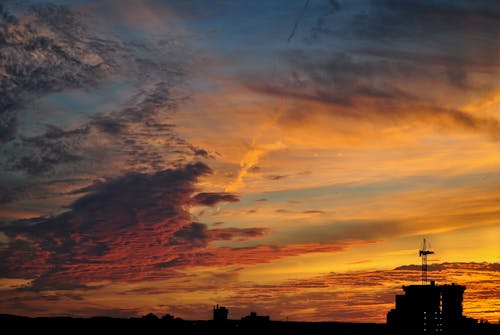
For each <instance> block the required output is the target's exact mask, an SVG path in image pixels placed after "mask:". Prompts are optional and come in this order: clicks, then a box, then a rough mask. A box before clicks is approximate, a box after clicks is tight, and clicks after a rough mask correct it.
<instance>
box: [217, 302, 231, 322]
mask: <svg viewBox="0 0 500 335" xmlns="http://www.w3.org/2000/svg"><path fill="white" fill-rule="evenodd" d="M228 313H229V310H228V309H227V308H226V307H224V306H220V307H219V305H217V306H214V321H217V322H224V321H227V314H228Z"/></svg>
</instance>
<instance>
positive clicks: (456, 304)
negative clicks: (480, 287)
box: [387, 281, 470, 335]
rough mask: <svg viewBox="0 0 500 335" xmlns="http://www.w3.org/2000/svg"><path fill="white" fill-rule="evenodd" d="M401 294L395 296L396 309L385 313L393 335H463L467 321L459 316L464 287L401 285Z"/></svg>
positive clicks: (468, 321)
mask: <svg viewBox="0 0 500 335" xmlns="http://www.w3.org/2000/svg"><path fill="white" fill-rule="evenodd" d="M403 291H404V292H405V294H404V295H396V307H395V308H394V309H392V310H391V311H389V313H387V325H388V326H389V328H390V329H391V331H392V334H408V335H417V334H419V335H420V334H422V335H423V334H425V335H435V334H443V335H455V334H463V330H464V329H463V327H464V326H467V325H469V324H470V320H469V319H467V318H465V317H464V316H463V315H462V310H463V308H462V301H463V295H464V291H465V286H461V285H455V284H451V285H436V284H435V282H434V281H431V284H430V285H409V286H403Z"/></svg>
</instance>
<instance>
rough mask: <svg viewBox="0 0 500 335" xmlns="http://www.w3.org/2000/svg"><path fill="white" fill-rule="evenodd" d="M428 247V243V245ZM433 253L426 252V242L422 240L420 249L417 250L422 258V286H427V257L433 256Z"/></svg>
mask: <svg viewBox="0 0 500 335" xmlns="http://www.w3.org/2000/svg"><path fill="white" fill-rule="evenodd" d="M429 247H430V243H429ZM433 253H434V251H431V250H427V242H426V240H425V238H424V241H423V243H422V249H420V250H419V252H418V255H419V256H420V257H422V285H425V284H427V255H430V254H433Z"/></svg>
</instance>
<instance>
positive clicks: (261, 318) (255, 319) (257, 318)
mask: <svg viewBox="0 0 500 335" xmlns="http://www.w3.org/2000/svg"><path fill="white" fill-rule="evenodd" d="M269 320H270V318H269V316H268V315H257V313H255V312H251V313H250V314H249V315H247V316H244V317H242V318H241V321H243V322H248V323H261V322H269Z"/></svg>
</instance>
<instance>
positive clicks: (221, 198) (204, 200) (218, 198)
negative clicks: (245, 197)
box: [191, 192, 240, 206]
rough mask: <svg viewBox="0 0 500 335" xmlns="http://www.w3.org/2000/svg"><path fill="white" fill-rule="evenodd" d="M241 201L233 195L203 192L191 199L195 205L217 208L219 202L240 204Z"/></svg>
mask: <svg viewBox="0 0 500 335" xmlns="http://www.w3.org/2000/svg"><path fill="white" fill-rule="evenodd" d="M238 201H240V199H239V198H238V197H237V196H236V195H234V194H232V193H226V192H221V193H215V192H203V193H198V194H197V195H195V196H194V197H193V198H192V199H191V203H192V204H193V205H204V206H215V205H217V204H218V203H219V202H238Z"/></svg>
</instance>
